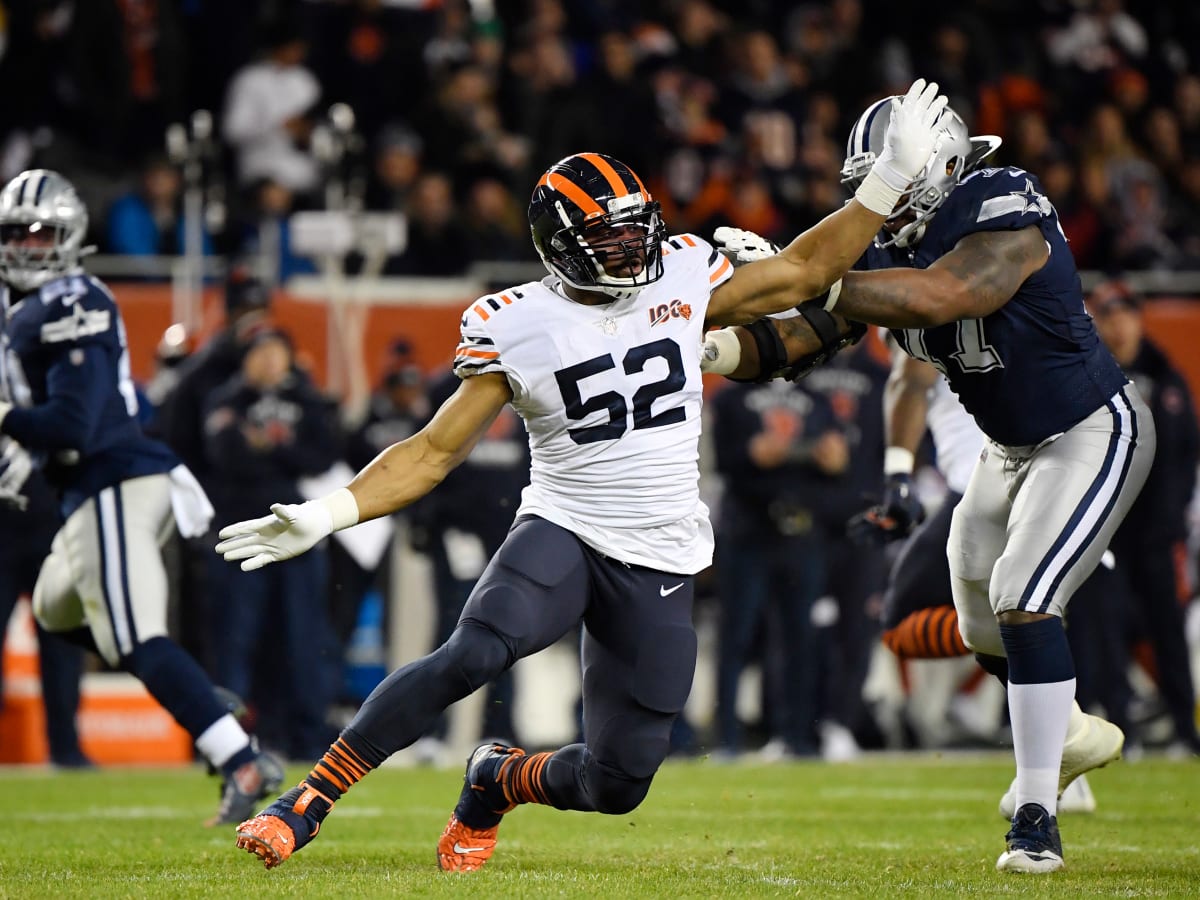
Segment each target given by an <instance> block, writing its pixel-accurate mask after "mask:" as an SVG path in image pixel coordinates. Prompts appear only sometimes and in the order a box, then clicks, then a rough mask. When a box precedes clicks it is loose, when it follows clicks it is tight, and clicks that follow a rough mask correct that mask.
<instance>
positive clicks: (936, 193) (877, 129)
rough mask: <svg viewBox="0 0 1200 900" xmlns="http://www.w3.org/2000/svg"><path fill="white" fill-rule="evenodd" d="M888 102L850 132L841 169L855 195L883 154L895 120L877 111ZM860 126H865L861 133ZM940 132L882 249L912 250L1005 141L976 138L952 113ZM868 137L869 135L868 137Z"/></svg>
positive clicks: (882, 241) (881, 242)
mask: <svg viewBox="0 0 1200 900" xmlns="http://www.w3.org/2000/svg"><path fill="white" fill-rule="evenodd" d="M888 102H890V98H889V99H886V100H881V101H879V102H878V103H876V104H872V106H870V107H868V109H867V111H866V112H864V113H863V115H862V116H861V117H860V119H859V122H858V123H856V124H855V126H854V128H853V129H851V133H850V141H849V143H848V145H847V154H846V161H845V162H844V163H843V164H842V184H847V185H850V187H851V189H855V190H856V189H857V188H858V186H859V185H861V184H862V183H863V179H865V178H866V177H867V174H868V173H869V172H870V171H871V167H872V166H873V165H874V164H875V159H876V157H877V155H878V152H879V151H882V149H883V143H884V138H885V136H886V135H887V129H888V125H889V124H890V115H887V114H881V115H875V113H876V112H881V110H879V109H877V107H879V106H880V104H883V103H888ZM864 122H865V124H864ZM860 124H861V125H863V127H862V128H861V129H860ZM938 126H939V129H940V133H939V134H938V136H937V139H936V142H935V143H934V149H933V154H932V155H931V156H930V157H929V161H928V162H927V163H926V164H925V168H924V169H923V170H922V171H921V172H920V173H919V174H918V175H917V177H916V178H914V179H913V180H912V182H911V183H910V184H909V187H908V190H907V191H906V192H905V193H904V194H903V195H902V196H901V197H900V201H899V203H898V204H897V205H896V208H895V210H893V211H892V214H891V215H890V216H888V218H887V223H886V224H887V226H889V227H886V228H885V229H884V230H883V231H881V232H880V235H879V237H877V238H876V241H875V243H876V245H877V246H879V247H891V246H893V245H895V246H897V247H910V246H913V245H915V244H917V243H919V242H920V240H921V238H922V237H924V236H925V229H926V228H927V227H928V226H929V222H930V220H931V219H932V218H933V215H934V213H935V212H937V210H938V209H939V208H940V207H941V205H942V204H943V203H945V202H946V198H947V197H949V196H950V192H951V191H952V190H954V188H955V187H957V186H958V183H959V181H960V180H961V179H962V178H963V176H965V175H966V174H967V173H968V172H970V171H971V170H973V169H974V168H975V167H976V166H978V165H979V163H981V162H982V161H983V160H984V158H985V157H987V156H989V155H990V154H992V153H993V152H995V150H996V148H997V147H999V146H1000V138H998V137H995V136H993V135H982V136H980V137H971V136H970V135H969V134H968V132H967V126H966V123H965V122H964V121H963V120H962V117H961V116H959V115H958V113H956V112H954V110H952V109H949V108H947V109H946V110H945V111H944V112H943V113H942V115H941V118H940V119H939V120H938ZM863 131H866V132H867V133H866V134H865V135H864V134H863V133H862V132H863ZM863 137H865V138H866V141H865V146H863V145H862V143H861V141H862V138H863ZM856 138H857V139H858V140H859V141H860V146H859V147H857V148H856V147H855V146H854V143H855V140H856ZM856 150H857V152H854V151H856Z"/></svg>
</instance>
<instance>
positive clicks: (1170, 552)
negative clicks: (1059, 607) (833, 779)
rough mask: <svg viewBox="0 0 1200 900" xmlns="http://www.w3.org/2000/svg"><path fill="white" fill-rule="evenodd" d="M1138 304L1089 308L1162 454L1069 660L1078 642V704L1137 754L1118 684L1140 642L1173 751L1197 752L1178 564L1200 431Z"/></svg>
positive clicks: (1105, 288)
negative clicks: (1090, 706)
mask: <svg viewBox="0 0 1200 900" xmlns="http://www.w3.org/2000/svg"><path fill="white" fill-rule="evenodd" d="M1141 305H1142V298H1141V297H1140V296H1139V295H1138V294H1137V293H1135V292H1134V291H1132V290H1131V289H1130V288H1129V287H1128V286H1127V285H1125V284H1124V283H1122V282H1121V281H1109V282H1106V283H1104V284H1101V285H1099V286H1098V287H1097V288H1096V289H1095V290H1094V291H1093V292H1092V293H1091V295H1090V296H1089V297H1088V301H1087V306H1088V310H1089V311H1090V312H1091V314H1092V317H1093V318H1094V319H1095V322H1096V330H1097V331H1098V332H1099V333H1100V338H1101V340H1103V341H1104V343H1105V344H1106V345H1107V347H1108V349H1109V350H1110V351H1112V354H1113V356H1114V357H1115V358H1116V360H1117V362H1118V363H1119V364H1120V366H1121V368H1122V369H1124V371H1125V373H1126V374H1127V375H1128V376H1129V377H1130V379H1131V380H1132V381H1133V382H1134V383H1135V384H1136V385H1137V387H1138V390H1139V391H1141V393H1142V396H1143V397H1145V398H1146V400H1147V404H1148V405H1149V407H1150V411H1151V413H1152V415H1153V416H1154V426H1155V429H1156V431H1157V432H1158V451H1157V453H1156V454H1155V457H1154V464H1153V466H1152V467H1151V469H1150V475H1149V477H1148V478H1147V479H1146V485H1145V487H1143V488H1142V493H1141V495H1140V496H1139V497H1138V499H1137V501H1136V502H1135V503H1134V505H1133V508H1132V509H1130V511H1129V515H1128V516H1126V519H1125V521H1124V522H1123V523H1122V524H1121V527H1120V528H1119V529H1117V533H1116V535H1115V536H1114V538H1113V541H1112V544H1111V545H1110V549H1111V551H1112V554H1113V556H1114V558H1115V565H1114V567H1113V568H1112V569H1111V574H1110V573H1108V572H1102V573H1100V576H1099V578H1100V582H1099V584H1096V583H1093V582H1089V583H1088V584H1087V585H1086V587H1087V588H1088V596H1087V598H1086V600H1087V602H1084V603H1080V604H1077V605H1076V607H1077V610H1076V611H1073V613H1072V616H1071V627H1070V628H1069V629H1068V631H1067V636H1068V637H1069V638H1071V640H1072V653H1075V652H1076V649H1075V647H1076V646H1077V645H1078V646H1079V651H1078V652H1079V653H1080V654H1081V655H1082V656H1083V657H1084V658H1085V659H1087V660H1088V661H1089V665H1088V671H1089V672H1090V673H1091V674H1092V676H1093V677H1092V678H1091V679H1088V680H1087V681H1084V682H1081V691H1080V694H1081V701H1082V700H1083V699H1085V697H1084V691H1086V692H1087V695H1086V699H1088V700H1091V701H1093V702H1100V703H1102V704H1104V705H1105V707H1106V711H1107V712H1108V713H1109V714H1110V717H1111V718H1112V719H1113V721H1115V722H1117V723H1118V724H1121V726H1122V727H1123V728H1124V727H1126V724H1128V726H1129V727H1130V728H1131V729H1132V730H1131V731H1127V732H1126V734H1127V735H1128V737H1127V739H1126V740H1127V743H1128V744H1129V745H1130V750H1131V752H1135V753H1136V752H1137V745H1138V744H1139V742H1140V739H1139V736H1138V732H1139V728H1138V723H1137V722H1136V721H1134V720H1133V716H1132V715H1131V711H1130V710H1129V709H1128V708H1123V704H1122V701H1123V700H1127V699H1128V697H1129V696H1130V692H1129V689H1128V686H1127V685H1126V684H1121V683H1120V681H1121V680H1123V679H1124V678H1125V669H1124V667H1123V666H1122V665H1120V664H1119V663H1120V661H1121V660H1123V659H1128V657H1129V650H1130V644H1131V642H1133V641H1144V642H1145V643H1146V644H1147V645H1148V647H1149V648H1150V651H1151V652H1150V653H1149V654H1147V655H1141V654H1138V656H1141V657H1142V659H1143V661H1144V662H1145V663H1146V664H1147V667H1148V669H1149V674H1150V675H1151V677H1152V679H1153V682H1154V685H1155V686H1156V687H1157V692H1158V700H1159V701H1160V702H1161V704H1162V708H1163V711H1164V712H1165V713H1166V715H1167V717H1168V718H1169V719H1170V722H1171V732H1172V736H1171V743H1172V747H1173V749H1174V750H1175V751H1176V752H1181V753H1189V754H1196V753H1200V736H1198V735H1197V733H1196V722H1195V715H1196V699H1195V692H1194V687H1193V680H1192V671H1191V665H1190V657H1189V653H1188V646H1187V640H1186V637H1185V629H1184V619H1185V616H1184V612H1185V609H1184V605H1183V604H1184V603H1185V602H1186V600H1187V599H1188V598H1186V597H1185V596H1183V594H1184V591H1183V590H1182V589H1181V587H1182V586H1181V584H1180V571H1181V566H1180V560H1181V558H1182V548H1183V543H1184V541H1185V540H1186V538H1187V509H1188V504H1189V502H1190V501H1191V498H1192V494H1193V491H1194V490H1195V487H1196V466H1197V463H1198V462H1200V430H1198V429H1197V423H1196V413H1195V408H1194V407H1193V405H1192V396H1191V393H1190V392H1189V390H1188V387H1187V382H1186V381H1185V380H1184V378H1183V376H1182V375H1181V374H1180V373H1179V371H1178V370H1177V369H1176V368H1175V367H1174V366H1173V365H1172V364H1171V361H1170V360H1169V359H1168V358H1167V356H1166V354H1165V353H1164V352H1163V351H1162V350H1161V349H1160V348H1159V347H1158V346H1157V345H1155V343H1154V342H1153V341H1151V340H1150V339H1149V338H1147V337H1146V335H1145V332H1144V328H1143V323H1142V313H1141ZM1122 645H1123V646H1122ZM1106 649H1107V651H1108V652H1106ZM1098 654H1099V655H1098ZM1114 654H1115V657H1114ZM1146 656H1148V658H1146ZM1114 680H1116V681H1117V682H1118V683H1116V684H1114V683H1113V682H1114ZM1088 682H1090V683H1088ZM1109 706H1115V707H1117V708H1115V709H1107V707H1109Z"/></svg>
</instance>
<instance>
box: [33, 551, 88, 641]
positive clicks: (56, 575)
mask: <svg viewBox="0 0 1200 900" xmlns="http://www.w3.org/2000/svg"><path fill="white" fill-rule="evenodd" d="M52 562H56V563H57V564H54V565H52V564H51V563H52ZM32 601H33V616H34V618H35V619H37V621H38V624H39V625H41V626H42V627H43V628H44V629H46V630H47V631H68V630H70V629H72V628H78V627H79V626H80V625H82V624H83V607H82V606H81V605H80V603H79V601H78V599H77V597H76V595H75V584H74V582H73V581H72V580H71V576H70V574H69V571H68V568H67V566H66V564H65V562H64V561H62V560H55V558H54V557H51V558H49V559H47V561H46V565H44V566H43V567H42V571H41V573H40V574H39V575H38V579H37V582H36V583H35V584H34V586H33V597H32Z"/></svg>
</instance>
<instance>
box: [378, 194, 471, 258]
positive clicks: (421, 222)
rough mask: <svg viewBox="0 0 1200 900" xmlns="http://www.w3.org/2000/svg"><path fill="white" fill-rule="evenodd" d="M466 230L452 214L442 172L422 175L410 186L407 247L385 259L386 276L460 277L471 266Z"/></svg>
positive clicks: (452, 198)
mask: <svg viewBox="0 0 1200 900" xmlns="http://www.w3.org/2000/svg"><path fill="white" fill-rule="evenodd" d="M471 262H472V258H471V255H470V245H469V239H468V236H467V232H466V229H465V228H464V227H463V225H462V223H461V222H460V221H459V218H458V215H457V213H456V212H455V203H454V189H453V186H452V183H451V181H450V177H449V176H448V175H446V174H444V173H442V172H426V173H424V174H422V175H421V177H420V178H418V179H417V183H416V184H415V185H414V186H413V193H412V199H411V202H410V203H409V207H408V247H407V248H406V249H405V251H404V253H403V254H401V255H400V256H394V257H392V258H391V259H389V260H388V263H387V266H386V269H385V271H386V272H387V274H389V275H440V276H448V275H461V274H463V273H464V272H466V270H467V267H468V266H469V265H470V264H471Z"/></svg>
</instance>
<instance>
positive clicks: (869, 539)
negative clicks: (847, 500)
mask: <svg viewBox="0 0 1200 900" xmlns="http://www.w3.org/2000/svg"><path fill="white" fill-rule="evenodd" d="M924 521H925V507H924V506H922V505H921V501H920V500H918V499H917V495H916V492H915V491H914V490H913V485H912V477H911V476H909V475H889V476H888V479H887V486H886V487H885V488H884V491H883V500H882V502H880V503H878V504H877V505H875V506H872V507H871V508H870V509H868V510H866V511H864V512H861V513H859V514H858V515H857V516H855V517H854V518H852V519H851V520H850V521H849V522H848V523H846V534H847V535H848V536H849V537H850V539H851V540H852V541H854V542H855V543H857V544H864V545H877V546H878V545H882V544H886V543H888V542H889V541H896V540H899V539H900V538H904V537H908V535H909V534H911V533H912V530H913V529H914V528H916V527H917V526H918V525H920V524H921V523H922V522H924Z"/></svg>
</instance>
